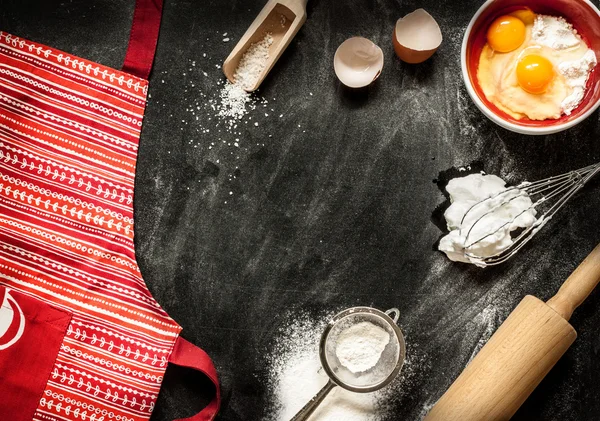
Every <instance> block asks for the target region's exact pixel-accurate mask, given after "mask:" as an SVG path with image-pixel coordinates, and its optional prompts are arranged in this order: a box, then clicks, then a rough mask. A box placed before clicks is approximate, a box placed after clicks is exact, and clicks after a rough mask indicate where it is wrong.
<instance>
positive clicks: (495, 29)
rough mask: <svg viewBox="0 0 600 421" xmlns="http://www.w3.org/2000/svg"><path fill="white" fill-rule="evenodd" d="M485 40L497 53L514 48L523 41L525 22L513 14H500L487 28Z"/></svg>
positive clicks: (506, 51)
mask: <svg viewBox="0 0 600 421" xmlns="http://www.w3.org/2000/svg"><path fill="white" fill-rule="evenodd" d="M487 41H488V44H489V45H490V47H492V49H493V50H494V51H497V52H499V53H508V52H510V51H513V50H516V49H517V48H519V47H520V46H521V44H523V41H525V24H524V23H523V21H522V20H521V19H518V18H516V17H514V16H508V15H506V16H500V17H499V18H497V19H496V20H494V21H493V22H492V24H491V25H490V27H489V28H488V31H487Z"/></svg>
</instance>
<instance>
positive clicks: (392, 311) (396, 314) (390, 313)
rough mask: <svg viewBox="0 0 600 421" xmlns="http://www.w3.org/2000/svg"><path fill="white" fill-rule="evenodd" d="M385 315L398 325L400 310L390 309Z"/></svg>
mask: <svg viewBox="0 0 600 421" xmlns="http://www.w3.org/2000/svg"><path fill="white" fill-rule="evenodd" d="M385 314H387V315H388V316H390V318H391V319H392V320H393V321H394V323H398V319H399V318H400V310H398V309H397V308H396V307H393V308H390V309H389V310H388V311H386V312H385Z"/></svg>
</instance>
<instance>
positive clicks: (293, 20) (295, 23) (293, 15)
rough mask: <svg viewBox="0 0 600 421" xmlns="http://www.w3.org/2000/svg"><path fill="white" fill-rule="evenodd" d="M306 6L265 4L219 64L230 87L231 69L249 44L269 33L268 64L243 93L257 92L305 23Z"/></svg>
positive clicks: (285, 0) (286, 1) (283, 1)
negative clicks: (221, 65) (227, 55)
mask: <svg viewBox="0 0 600 421" xmlns="http://www.w3.org/2000/svg"><path fill="white" fill-rule="evenodd" d="M307 2H308V0H269V2H268V3H267V4H266V5H265V7H264V8H263V9H262V10H261V12H260V13H259V14H258V16H257V17H256V19H254V22H252V25H250V27H249V28H248V30H247V31H246V33H245V34H244V36H243V37H242V38H241V39H240V41H239V42H238V43H237V45H236V46H235V48H234V49H233V51H232V52H231V54H229V57H227V59H226V60H225V62H224V63H223V73H225V76H227V79H229V81H230V82H231V83H235V79H234V74H235V69H236V68H237V66H238V64H239V62H240V59H241V58H242V56H243V55H244V53H245V52H246V50H248V48H249V47H250V45H251V44H253V43H255V42H259V41H260V40H262V39H263V38H264V37H265V34H267V33H270V34H271V36H272V38H273V43H272V44H271V46H270V47H269V61H268V62H267V65H266V67H265V69H264V71H263V72H262V74H261V75H260V77H259V78H258V80H257V81H256V83H255V84H254V86H252V87H250V88H248V89H246V91H248V92H252V91H255V90H256V89H258V87H259V86H260V84H261V83H262V81H263V80H264V79H265V77H266V76H267V74H269V72H270V71H271V69H272V68H273V65H274V64H275V62H276V61H277V60H278V59H279V57H280V56H281V54H282V53H283V51H284V50H285V49H286V48H287V46H288V45H289V44H290V42H291V41H292V39H293V38H294V36H295V35H296V34H297V33H298V31H299V30H300V28H301V27H302V25H303V24H304V22H306V3H307Z"/></svg>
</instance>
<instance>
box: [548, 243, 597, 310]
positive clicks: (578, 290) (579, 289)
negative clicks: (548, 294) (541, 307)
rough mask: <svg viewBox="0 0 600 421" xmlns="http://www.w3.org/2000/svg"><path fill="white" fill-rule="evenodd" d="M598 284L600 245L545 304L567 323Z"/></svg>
mask: <svg viewBox="0 0 600 421" xmlns="http://www.w3.org/2000/svg"><path fill="white" fill-rule="evenodd" d="M598 282H600V244H599V245H598V246H596V248H595V249H594V250H593V251H592V252H591V253H590V254H589V256H588V257H586V258H585V260H584V261H583V262H582V263H581V264H580V265H579V267H577V269H575V272H573V273H572V274H571V276H569V277H568V278H567V280H566V281H565V283H564V284H562V286H561V287H560V289H559V290H558V292H557V293H556V295H555V296H554V297H552V298H550V299H549V300H548V302H547V303H546V304H548V306H550V307H551V308H552V309H553V310H554V311H556V312H557V313H558V314H560V315H561V316H562V317H563V318H564V319H565V320H567V321H568V320H569V319H570V318H571V315H572V314H573V311H575V309H576V308H577V307H579V306H580V305H581V304H582V303H583V302H584V301H585V299H586V298H587V297H588V295H590V294H591V292H592V291H593V290H594V288H595V287H596V285H598Z"/></svg>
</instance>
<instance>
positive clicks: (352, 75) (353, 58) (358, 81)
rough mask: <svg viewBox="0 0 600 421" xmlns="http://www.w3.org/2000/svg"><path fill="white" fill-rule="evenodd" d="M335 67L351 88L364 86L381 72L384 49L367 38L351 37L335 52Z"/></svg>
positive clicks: (339, 76)
mask: <svg viewBox="0 0 600 421" xmlns="http://www.w3.org/2000/svg"><path fill="white" fill-rule="evenodd" d="M333 68H334V70H335V74H336V76H337V77H338V79H339V80H340V82H342V83H343V84H344V85H346V86H348V87H350V88H362V87H364V86H367V85H369V84H370V83H371V82H373V81H374V80H375V79H377V78H378V77H379V75H380V74H381V70H382V69H383V51H381V48H379V47H378V46H377V45H376V44H374V43H373V42H372V41H370V40H368V39H366V38H363V37H353V38H349V39H347V40H346V41H344V42H343V43H342V44H341V45H340V46H339V47H338V49H337V51H336V52H335V57H334V59H333Z"/></svg>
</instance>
